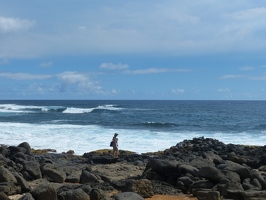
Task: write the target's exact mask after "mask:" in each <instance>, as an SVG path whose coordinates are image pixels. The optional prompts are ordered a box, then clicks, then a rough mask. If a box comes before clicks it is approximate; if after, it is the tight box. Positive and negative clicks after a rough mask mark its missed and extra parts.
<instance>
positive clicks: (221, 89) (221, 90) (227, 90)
mask: <svg viewBox="0 0 266 200" xmlns="http://www.w3.org/2000/svg"><path fill="white" fill-rule="evenodd" d="M217 91H218V92H222V93H228V92H231V91H230V89H228V88H220V89H218V90H217Z"/></svg>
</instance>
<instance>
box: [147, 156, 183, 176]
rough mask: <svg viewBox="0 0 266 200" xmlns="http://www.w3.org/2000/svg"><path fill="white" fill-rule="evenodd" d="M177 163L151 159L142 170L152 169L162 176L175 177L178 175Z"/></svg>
mask: <svg viewBox="0 0 266 200" xmlns="http://www.w3.org/2000/svg"><path fill="white" fill-rule="evenodd" d="M178 164H179V163H178V162H177V161H173V160H162V159H152V160H149V162H148V163H147V165H146V168H145V170H144V172H145V171H147V170H149V169H152V170H153V171H155V172H158V173H161V174H163V175H175V174H177V173H178Z"/></svg>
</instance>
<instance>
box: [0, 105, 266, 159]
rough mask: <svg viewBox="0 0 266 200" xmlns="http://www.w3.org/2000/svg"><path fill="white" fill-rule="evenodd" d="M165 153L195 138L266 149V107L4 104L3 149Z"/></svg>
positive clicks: (0, 129)
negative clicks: (114, 146)
mask: <svg viewBox="0 0 266 200" xmlns="http://www.w3.org/2000/svg"><path fill="white" fill-rule="evenodd" d="M114 133H118V134H119V137H118V138H119V148H120V149H124V150H130V151H134V152H137V153H144V152H154V151H158V150H164V149H166V148H169V147H171V146H174V145H176V144H177V143H179V142H181V141H183V140H185V139H192V138H194V137H201V136H204V137H209V138H214V139H218V140H220V141H222V142H224V143H233V144H248V145H265V143H266V101H150V100H147V101H133V100H132V101H130V100H125V101H124V100H121V101H114V100H112V101H111V100H110V101H108V100H98V101H96V100H71V101H70V100H64V101H62V100H45V101H42V100H20V101H17V100H1V101H0V143H1V144H6V145H18V144H19V143H21V142H25V141H26V142H28V143H29V144H30V145H31V146H32V147H33V148H37V149H38V148H52V149H56V150H57V152H63V151H68V150H70V149H71V150H74V151H75V153H76V154H78V155H82V154H83V153H85V152H89V151H92V150H97V149H103V148H110V147H109V143H110V140H111V139H112V136H113V134H114Z"/></svg>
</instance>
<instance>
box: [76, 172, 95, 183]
mask: <svg viewBox="0 0 266 200" xmlns="http://www.w3.org/2000/svg"><path fill="white" fill-rule="evenodd" d="M98 180H100V178H99V177H98V176H96V175H94V174H93V173H91V172H89V171H87V170H82V173H81V175H80V183H82V184H85V183H91V184H92V183H95V182H97V181H98Z"/></svg>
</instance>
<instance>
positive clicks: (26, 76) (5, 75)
mask: <svg viewBox="0 0 266 200" xmlns="http://www.w3.org/2000/svg"><path fill="white" fill-rule="evenodd" d="M0 77H2V78H5V79H13V80H44V79H49V78H51V77H52V76H51V75H46V74H28V73H8V72H7V73H0Z"/></svg>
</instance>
